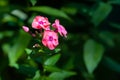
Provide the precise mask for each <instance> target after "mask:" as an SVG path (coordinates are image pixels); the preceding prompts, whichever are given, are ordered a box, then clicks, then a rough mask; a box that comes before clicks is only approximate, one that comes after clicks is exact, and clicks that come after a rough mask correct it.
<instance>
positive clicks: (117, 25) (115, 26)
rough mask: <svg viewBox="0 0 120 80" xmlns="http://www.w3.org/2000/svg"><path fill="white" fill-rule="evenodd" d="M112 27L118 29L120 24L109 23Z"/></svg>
mask: <svg viewBox="0 0 120 80" xmlns="http://www.w3.org/2000/svg"><path fill="white" fill-rule="evenodd" d="M109 24H110V25H111V26H112V27H114V28H117V29H120V24H118V23H109Z"/></svg>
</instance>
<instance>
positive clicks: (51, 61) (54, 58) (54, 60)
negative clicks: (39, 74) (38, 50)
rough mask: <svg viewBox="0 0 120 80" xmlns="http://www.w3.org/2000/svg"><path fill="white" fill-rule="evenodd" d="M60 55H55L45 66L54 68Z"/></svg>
mask: <svg viewBox="0 0 120 80" xmlns="http://www.w3.org/2000/svg"><path fill="white" fill-rule="evenodd" d="M60 56H61V55H60V54H56V55H53V56H52V57H50V58H48V59H47V60H46V61H45V62H44V65H46V66H53V65H55V63H56V62H57V61H58V60H59V58H60Z"/></svg>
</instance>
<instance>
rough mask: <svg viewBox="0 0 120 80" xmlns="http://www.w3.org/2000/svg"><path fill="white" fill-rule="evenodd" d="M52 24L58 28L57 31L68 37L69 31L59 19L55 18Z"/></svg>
mask: <svg viewBox="0 0 120 80" xmlns="http://www.w3.org/2000/svg"><path fill="white" fill-rule="evenodd" d="M52 26H53V27H54V28H56V31H57V32H59V33H60V35H61V36H64V37H67V36H66V35H67V31H66V29H65V28H64V27H63V26H62V25H60V22H59V20H58V19H56V20H55V23H53V24H52Z"/></svg>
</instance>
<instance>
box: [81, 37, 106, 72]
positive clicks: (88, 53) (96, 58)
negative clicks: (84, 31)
mask: <svg viewBox="0 0 120 80" xmlns="http://www.w3.org/2000/svg"><path fill="white" fill-rule="evenodd" d="M103 53H104V47H103V46H102V45H101V44H99V43H97V42H95V41H94V40H91V39H89V40H88V41H87V42H86V43H85V45H84V54H83V58H84V63H85V66H86V68H87V70H88V72H89V73H90V74H91V73H92V72H93V71H94V70H95V68H96V67H97V65H98V64H99V62H100V60H101V59H102V56H103Z"/></svg>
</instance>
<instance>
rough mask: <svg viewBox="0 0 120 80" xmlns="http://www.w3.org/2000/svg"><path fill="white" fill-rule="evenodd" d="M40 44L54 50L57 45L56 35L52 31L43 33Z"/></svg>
mask: <svg viewBox="0 0 120 80" xmlns="http://www.w3.org/2000/svg"><path fill="white" fill-rule="evenodd" d="M42 43H43V45H44V46H46V47H48V48H49V49H50V50H53V49H55V47H56V46H57V45H58V44H59V42H58V35H57V33H56V32H54V31H52V30H45V31H44V33H43V39H42Z"/></svg>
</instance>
